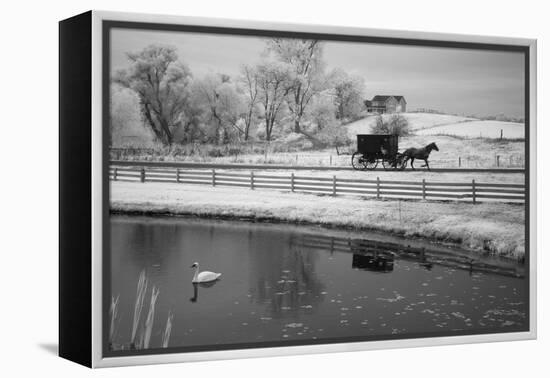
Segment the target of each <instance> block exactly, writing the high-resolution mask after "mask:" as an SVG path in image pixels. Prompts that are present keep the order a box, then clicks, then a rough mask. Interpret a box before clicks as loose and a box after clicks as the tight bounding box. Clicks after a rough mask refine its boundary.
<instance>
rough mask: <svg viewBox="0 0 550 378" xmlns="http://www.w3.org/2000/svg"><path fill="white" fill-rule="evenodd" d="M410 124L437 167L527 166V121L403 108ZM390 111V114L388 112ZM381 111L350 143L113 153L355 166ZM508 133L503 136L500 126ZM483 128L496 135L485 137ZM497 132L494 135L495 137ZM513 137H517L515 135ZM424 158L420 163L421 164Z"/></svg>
mask: <svg viewBox="0 0 550 378" xmlns="http://www.w3.org/2000/svg"><path fill="white" fill-rule="evenodd" d="M403 115H404V116H405V117H406V118H407V119H408V121H409V127H410V128H411V129H412V130H415V131H414V132H413V134H412V135H409V136H405V137H401V138H400V140H399V147H400V150H401V151H403V150H404V149H406V148H408V147H422V146H425V145H427V144H429V143H431V142H435V143H436V144H437V146H438V147H439V149H440V150H439V152H437V151H434V152H433V153H432V155H431V156H430V166H431V167H432V168H437V167H439V168H458V167H462V168H496V167H501V168H506V167H509V168H523V166H524V164H525V161H524V159H525V143H524V141H523V140H522V139H517V138H521V137H522V136H523V128H522V127H521V126H522V124H518V123H510V122H498V121H479V120H475V119H472V118H466V117H460V116H453V115H444V114H431V113H403ZM384 117H386V118H387V117H389V115H384ZM374 122H375V116H368V117H366V118H363V119H361V120H359V121H356V122H353V123H350V124H348V125H345V126H342V127H346V128H347V131H348V135H349V137H350V139H351V144H350V145H349V146H344V147H341V148H339V149H338V151H337V150H336V149H335V148H327V149H323V150H312V149H311V148H310V147H307V140H306V138H305V137H304V136H303V135H299V134H290V135H288V136H287V137H286V138H284V140H282V141H278V142H272V143H270V144H265V143H264V142H254V143H248V144H242V145H227V146H209V145H196V146H183V147H181V148H179V147H178V148H176V149H173V150H171V151H169V150H167V149H166V148H153V149H152V150H146V151H142V152H140V151H139V150H138V151H137V152H135V151H134V152H128V151H124V150H123V151H122V153H119V154H117V155H112V156H111V158H112V159H115V160H158V161H187V162H203V163H220V164H221V163H242V164H284V165H291V166H292V165H294V166H296V165H305V166H322V167H330V166H336V167H349V166H350V165H351V164H350V161H351V156H350V154H351V153H352V152H354V150H355V138H356V135H357V134H363V133H364V134H367V133H370V132H371V131H370V128H371V126H372V124H373V123H374ZM501 129H503V130H504V139H503V140H500V139H499V138H497V137H500V130H501ZM479 133H482V135H483V134H485V135H488V136H491V137H490V138H489V137H482V138H480V137H479ZM493 137H494V138H493ZM511 138H512V139H511ZM419 165H420V164H418V166H419Z"/></svg>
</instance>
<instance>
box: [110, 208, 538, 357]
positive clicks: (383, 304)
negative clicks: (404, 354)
mask: <svg viewBox="0 0 550 378" xmlns="http://www.w3.org/2000/svg"><path fill="white" fill-rule="evenodd" d="M378 238H380V237H379V236H378ZM369 240H371V239H370V237H369V235H368V234H366V233H349V232H339V233H338V232H336V231H328V230H325V229H321V228H312V227H302V226H293V225H267V224H253V223H247V222H237V221H217V220H201V219H188V218H158V217H155V218H150V217H135V216H132V217H130V216H119V215H113V216H112V217H111V293H112V296H113V298H118V303H117V306H116V316H115V317H114V321H113V323H112V325H111V330H112V334H111V335H110V338H111V342H110V345H111V348H112V349H113V350H121V349H129V348H137V349H139V348H160V347H162V346H163V343H164V346H168V347H189V348H190V349H192V348H198V349H200V348H201V347H206V346H211V345H228V346H229V345H233V346H234V345H235V344H241V343H242V344H250V343H267V344H265V345H269V343H270V342H271V343H272V342H278V343H280V342H288V343H289V344H292V343H293V342H297V341H299V342H300V343H303V342H322V341H337V340H338V339H339V338H351V339H353V340H369V339H385V338H395V337H402V338H403V337H419V336H439V335H454V334H471V333H492V332H511V331H524V330H527V328H528V316H527V315H528V314H527V308H528V303H527V297H528V291H527V279H525V278H522V277H521V276H519V277H518V275H517V274H515V273H513V272H514V269H513V268H512V270H510V269H508V270H504V271H502V272H497V273H493V272H488V271H487V270H485V271H479V270H477V269H475V268H474V269H467V268H464V264H462V263H460V262H457V261H455V260H453V258H450V259H446V258H445V256H452V255H448V254H447V255H445V254H443V256H444V257H442V258H439V257H437V255H433V254H431V255H430V257H429V258H426V256H415V255H413V254H402V253H394V252H395V251H391V248H384V247H383V243H382V244H380V243H374V242H373V243H371V242H369ZM394 249H395V248H394ZM398 252H399V251H398ZM434 256H436V257H434ZM194 262H199V263H200V267H201V270H210V271H214V272H221V273H222V277H221V280H219V281H217V282H215V283H214V284H212V285H209V286H204V285H203V286H200V285H193V284H192V283H191V280H192V278H193V274H194V270H193V269H191V268H190V266H191V265H192V264H193V263H194ZM510 272H512V273H510ZM140 275H141V276H142V289H141V293H142V296H141V300H140V296H139V293H138V291H137V287H138V281H139V279H140ZM143 278H145V280H143ZM145 281H146V286H145V285H143V284H144V282H145ZM153 287H155V288H156V289H158V297H157V298H156V301H155V306H154V311H153V312H152V313H150V312H151V311H150V309H151V306H150V303H151V296H152V293H153ZM136 301H137V305H136ZM140 303H141V304H140ZM169 314H172V318H171V322H170V325H169V327H168V328H169V329H168V330H167V319H168V316H169ZM138 315H139V316H138ZM136 318H137V319H138V321H137V322H136V325H135V326H134V325H133V323H134V320H135V319H136ZM168 336H169V337H168ZM132 340H133V343H132ZM144 340H145V341H144Z"/></svg>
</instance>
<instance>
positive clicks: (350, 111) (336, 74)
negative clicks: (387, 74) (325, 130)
mask: <svg viewBox="0 0 550 378" xmlns="http://www.w3.org/2000/svg"><path fill="white" fill-rule="evenodd" d="M330 76H331V82H332V85H333V87H334V104H335V105H336V108H337V111H336V117H337V118H338V119H340V120H343V119H346V118H347V119H352V120H353V119H356V118H357V117H358V116H359V113H360V112H361V110H363V93H364V91H365V80H364V79H363V78H362V77H361V76H353V75H350V74H348V73H347V72H345V71H344V70H342V69H341V68H337V69H335V70H334V71H333V72H332V73H331V75H330Z"/></svg>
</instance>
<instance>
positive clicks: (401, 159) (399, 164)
mask: <svg viewBox="0 0 550 378" xmlns="http://www.w3.org/2000/svg"><path fill="white" fill-rule="evenodd" d="M406 166H407V157H406V156H405V155H403V154H397V156H396V158H395V168H396V169H399V170H400V171H402V170H403V169H405V167H406Z"/></svg>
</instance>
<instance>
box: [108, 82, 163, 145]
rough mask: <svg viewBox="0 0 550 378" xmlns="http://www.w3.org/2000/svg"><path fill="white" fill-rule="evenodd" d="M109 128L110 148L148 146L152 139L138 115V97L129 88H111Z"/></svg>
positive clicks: (113, 86) (115, 86) (116, 86)
mask: <svg viewBox="0 0 550 378" xmlns="http://www.w3.org/2000/svg"><path fill="white" fill-rule="evenodd" d="M110 100H111V104H110V107H111V109H110V111H111V125H110V126H111V127H110V129H109V130H110V137H111V138H110V142H111V145H112V146H122V145H124V144H128V143H131V144H132V145H136V144H138V145H143V144H148V143H149V142H151V141H152V140H153V138H154V136H153V135H151V132H150V131H149V130H148V129H146V128H145V127H144V124H143V119H142V117H141V114H140V107H139V97H138V96H137V94H136V93H135V92H134V91H132V90H131V89H129V88H125V87H121V86H120V85H116V84H114V85H112V86H111V99H110Z"/></svg>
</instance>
